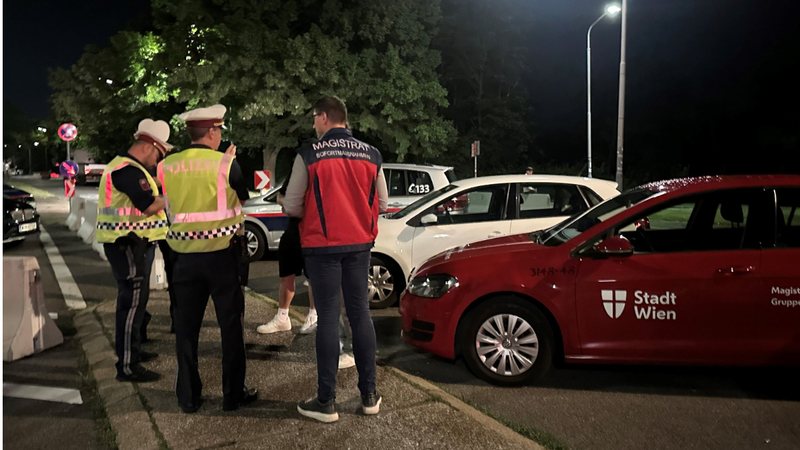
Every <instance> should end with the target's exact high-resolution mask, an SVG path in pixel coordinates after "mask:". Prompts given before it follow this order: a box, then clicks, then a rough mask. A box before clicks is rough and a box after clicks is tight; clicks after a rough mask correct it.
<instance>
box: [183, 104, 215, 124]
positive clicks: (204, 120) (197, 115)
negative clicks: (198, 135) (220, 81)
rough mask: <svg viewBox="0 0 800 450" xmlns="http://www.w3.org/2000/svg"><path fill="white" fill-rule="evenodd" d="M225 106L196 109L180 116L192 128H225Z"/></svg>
mask: <svg viewBox="0 0 800 450" xmlns="http://www.w3.org/2000/svg"><path fill="white" fill-rule="evenodd" d="M225 111H227V108H225V105H220V104H217V105H213V106H208V107H205V108H196V109H191V110H189V111H186V112H185V113H183V114H181V115H180V116H178V118H180V119H181V120H183V121H184V122H186V126H187V127H191V128H211V127H224V126H225V119H224V117H225Z"/></svg>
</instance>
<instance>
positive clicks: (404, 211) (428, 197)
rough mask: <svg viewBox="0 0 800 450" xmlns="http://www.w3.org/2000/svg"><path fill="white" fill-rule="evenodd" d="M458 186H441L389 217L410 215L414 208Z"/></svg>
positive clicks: (396, 217) (395, 217)
mask: <svg viewBox="0 0 800 450" xmlns="http://www.w3.org/2000/svg"><path fill="white" fill-rule="evenodd" d="M457 187H458V186H456V185H454V184H448V185H447V186H445V187H443V188H441V189H439V190H436V191H433V192H431V193H429V194H426V195H424V196H422V197H420V198H418V199H417V200H416V201H414V203H411V204H410V205H408V206H406V207H405V208H403V209H401V210H400V211H397V212H396V213H394V214H392V215H391V216H389V217H390V218H392V219H402V218H403V217H406V216H407V215H409V214H411V213H412V212H414V210H416V209H417V208H418V207H419V206H420V205H424V204H425V203H428V202H429V201H430V200H432V199H434V198H436V197H438V196H439V195H440V194H443V193H445V192H449V191H452V190H453V189H456V188H457Z"/></svg>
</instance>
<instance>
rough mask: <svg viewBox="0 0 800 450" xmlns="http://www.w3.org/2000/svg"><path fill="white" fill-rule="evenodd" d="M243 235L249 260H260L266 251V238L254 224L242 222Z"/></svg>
mask: <svg viewBox="0 0 800 450" xmlns="http://www.w3.org/2000/svg"><path fill="white" fill-rule="evenodd" d="M244 235H245V237H246V238H247V254H248V255H250V262H253V261H260V260H261V258H263V257H264V253H266V251H267V238H266V236H264V233H262V232H261V230H259V229H258V227H256V226H255V225H252V224H249V223H247V222H245V223H244Z"/></svg>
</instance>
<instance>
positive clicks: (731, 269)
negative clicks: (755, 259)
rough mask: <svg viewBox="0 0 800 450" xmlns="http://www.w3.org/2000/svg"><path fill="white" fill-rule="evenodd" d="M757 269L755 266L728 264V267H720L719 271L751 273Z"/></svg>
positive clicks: (723, 272)
mask: <svg viewBox="0 0 800 450" xmlns="http://www.w3.org/2000/svg"><path fill="white" fill-rule="evenodd" d="M755 270H756V268H755V267H753V266H728V267H720V268H718V269H717V273H718V274H721V275H733V274H737V273H751V272H754V271H755Z"/></svg>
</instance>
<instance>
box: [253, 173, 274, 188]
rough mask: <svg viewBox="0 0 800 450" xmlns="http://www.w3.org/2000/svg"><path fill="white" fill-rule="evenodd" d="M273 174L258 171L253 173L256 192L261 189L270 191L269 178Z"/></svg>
mask: <svg viewBox="0 0 800 450" xmlns="http://www.w3.org/2000/svg"><path fill="white" fill-rule="evenodd" d="M271 175H272V174H271V173H269V170H256V171H255V172H253V184H254V185H255V187H256V190H261V189H269V186H270V184H269V181H270V180H269V178H270V176H271Z"/></svg>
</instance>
